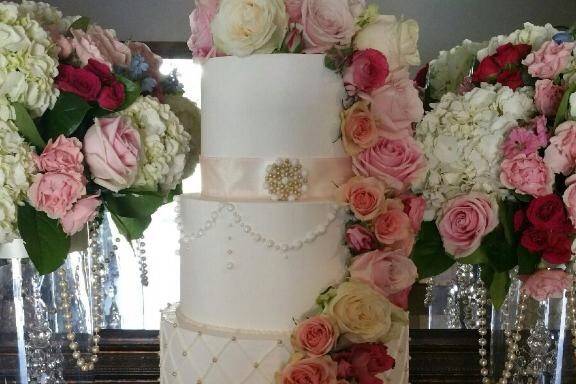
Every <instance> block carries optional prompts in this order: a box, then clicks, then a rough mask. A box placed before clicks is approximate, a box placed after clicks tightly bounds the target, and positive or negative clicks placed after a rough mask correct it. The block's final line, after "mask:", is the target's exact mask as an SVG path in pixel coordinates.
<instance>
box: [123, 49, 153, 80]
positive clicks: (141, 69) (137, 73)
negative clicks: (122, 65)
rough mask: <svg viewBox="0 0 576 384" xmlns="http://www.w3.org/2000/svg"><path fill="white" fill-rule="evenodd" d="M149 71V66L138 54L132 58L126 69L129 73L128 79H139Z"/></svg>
mask: <svg viewBox="0 0 576 384" xmlns="http://www.w3.org/2000/svg"><path fill="white" fill-rule="evenodd" d="M148 69H150V65H149V64H148V63H147V62H146V59H144V57H143V56H142V55H140V54H136V55H134V56H132V61H131V62H130V67H129V68H128V70H129V72H130V77H131V78H132V79H139V78H141V77H142V76H144V74H146V72H148Z"/></svg>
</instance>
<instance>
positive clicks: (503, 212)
mask: <svg viewBox="0 0 576 384" xmlns="http://www.w3.org/2000/svg"><path fill="white" fill-rule="evenodd" d="M517 209H518V205H517V204H516V203H515V202H514V201H509V200H505V201H502V202H501V203H500V204H498V219H499V220H500V224H501V225H502V228H503V230H504V237H505V238H506V241H507V242H508V244H511V245H515V244H516V243H517V242H518V239H517V235H516V231H514V214H515V213H516V210H517Z"/></svg>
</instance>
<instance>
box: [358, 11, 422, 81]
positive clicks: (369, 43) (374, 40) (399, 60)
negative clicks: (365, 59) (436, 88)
mask: <svg viewBox="0 0 576 384" xmlns="http://www.w3.org/2000/svg"><path fill="white" fill-rule="evenodd" d="M418 33H419V27H418V23H417V22H416V21H414V20H411V19H409V20H397V19H396V17H395V16H388V15H381V16H379V17H378V18H377V19H376V21H374V22H373V23H371V24H369V25H368V26H366V27H365V28H363V29H362V30H361V31H359V32H358V33H357V34H356V37H355V38H354V48H355V49H356V50H360V49H368V48H373V49H377V50H379V51H380V52H382V53H383V54H384V55H385V56H386V59H388V64H389V65H390V71H397V70H399V69H404V68H406V67H408V66H410V65H419V64H420V54H419V53H418Z"/></svg>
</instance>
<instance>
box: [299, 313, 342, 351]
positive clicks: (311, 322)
mask: <svg viewBox="0 0 576 384" xmlns="http://www.w3.org/2000/svg"><path fill="white" fill-rule="evenodd" d="M336 341H338V330H337V329H336V328H335V326H334V324H333V323H332V321H331V320H330V318H329V317H328V316H326V315H317V316H314V317H311V318H309V319H306V320H304V321H303V322H301V323H300V324H298V326H297V327H296V329H295V330H294V333H293V334H292V345H293V346H294V349H296V350H297V351H304V352H306V353H307V354H309V355H310V356H322V355H326V354H327V353H329V352H330V351H331V350H332V348H334V345H335V344H336Z"/></svg>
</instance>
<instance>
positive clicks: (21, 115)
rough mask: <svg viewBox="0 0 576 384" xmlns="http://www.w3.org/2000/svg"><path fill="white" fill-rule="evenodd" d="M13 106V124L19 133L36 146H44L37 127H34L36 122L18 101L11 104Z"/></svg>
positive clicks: (44, 143) (40, 147) (39, 147)
mask: <svg viewBox="0 0 576 384" xmlns="http://www.w3.org/2000/svg"><path fill="white" fill-rule="evenodd" d="M13 107H14V111H15V112H16V121H15V124H16V126H17V127H18V131H19V132H20V134H21V135H22V136H23V137H24V138H25V139H26V140H28V142H29V143H30V144H32V145H33V146H35V147H36V148H38V149H43V148H44V147H45V146H46V142H45V141H44V139H42V136H40V133H39V132H38V128H36V124H34V121H33V120H32V118H31V117H30V114H29V113H28V111H27V110H26V108H25V107H24V106H23V105H22V104H19V103H15V104H13Z"/></svg>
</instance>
